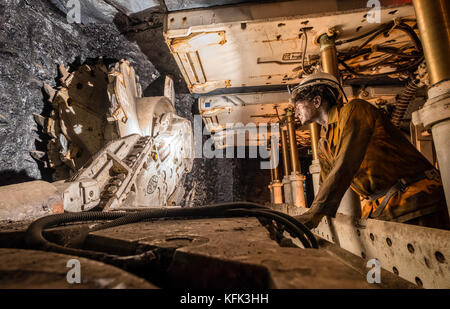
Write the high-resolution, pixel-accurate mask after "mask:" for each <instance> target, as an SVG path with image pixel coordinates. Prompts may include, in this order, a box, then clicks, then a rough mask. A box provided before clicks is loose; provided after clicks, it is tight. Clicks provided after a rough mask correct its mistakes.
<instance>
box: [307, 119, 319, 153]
mask: <svg viewBox="0 0 450 309" xmlns="http://www.w3.org/2000/svg"><path fill="white" fill-rule="evenodd" d="M309 127H310V129H311V150H312V156H313V160H319V154H318V150H317V145H318V143H319V136H320V134H319V130H320V126H319V124H317V123H311V125H310V126H309Z"/></svg>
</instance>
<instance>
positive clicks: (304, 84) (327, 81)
mask: <svg viewBox="0 0 450 309" xmlns="http://www.w3.org/2000/svg"><path fill="white" fill-rule="evenodd" d="M315 85H327V86H330V87H332V88H334V89H336V91H337V94H338V97H337V98H336V99H338V100H339V99H341V98H342V97H345V99H346V100H347V96H346V95H345V93H344V89H343V88H342V86H341V84H340V83H339V81H338V80H337V78H336V77H334V76H333V75H332V74H330V73H325V72H318V73H314V74H311V75H308V76H307V77H305V78H304V79H303V80H302V81H301V82H300V84H298V85H297V86H295V87H294V88H292V89H290V88H289V87H288V91H289V93H290V95H291V98H292V99H293V98H295V96H296V94H297V93H298V92H299V91H302V90H303V89H305V88H309V87H311V86H315ZM347 101H348V100H347Z"/></svg>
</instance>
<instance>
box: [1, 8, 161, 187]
mask: <svg viewBox="0 0 450 309" xmlns="http://www.w3.org/2000/svg"><path fill="white" fill-rule="evenodd" d="M100 56H103V57H106V58H114V59H118V60H120V59H122V58H125V59H128V60H130V62H131V64H132V65H133V66H134V67H135V68H136V72H137V74H138V75H139V76H140V81H141V84H142V86H143V88H144V89H145V88H146V87H148V85H150V83H152V82H153V81H154V80H155V79H157V78H158V77H159V76H160V74H159V72H158V71H157V70H156V69H155V67H154V65H153V64H152V63H151V62H150V61H149V60H148V59H147V57H146V56H145V55H144V54H143V53H142V52H141V51H140V49H139V47H138V46H137V44H136V43H133V42H130V41H129V40H127V39H126V38H124V37H123V36H122V35H121V34H120V32H119V31H118V30H117V28H116V26H115V25H114V24H113V23H105V24H99V23H93V24H87V25H82V24H75V23H72V24H70V23H68V21H67V19H66V16H65V15H64V14H63V13H61V12H60V11H59V10H58V9H57V8H56V7H54V6H53V5H52V4H51V3H50V2H48V1H45V0H34V1H25V0H3V1H2V2H1V3H0V114H1V116H0V171H1V172H0V175H1V176H2V177H0V185H5V184H9V183H17V182H21V181H28V180H30V179H42V178H43V179H46V180H50V177H49V174H50V173H49V170H47V169H44V167H43V164H41V163H39V162H36V161H35V160H34V159H33V158H32V157H31V156H30V151H32V150H42V151H45V139H46V137H45V136H42V135H40V134H39V133H38V132H36V131H34V130H35V127H36V124H35V123H34V120H33V115H32V114H33V113H37V114H43V115H45V114H48V113H49V111H50V108H49V106H48V103H46V98H45V94H44V92H43V91H42V86H43V83H48V84H50V85H51V86H55V85H56V79H57V77H58V71H57V67H58V65H59V64H62V65H65V66H68V65H79V64H81V63H83V62H84V61H86V59H88V58H97V57H100Z"/></svg>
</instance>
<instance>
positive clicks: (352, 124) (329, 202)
mask: <svg viewBox="0 0 450 309" xmlns="http://www.w3.org/2000/svg"><path fill="white" fill-rule="evenodd" d="M375 119H376V115H375V113H374V110H373V109H371V108H370V107H367V106H363V105H362V104H360V103H358V102H357V101H356V102H355V101H352V102H350V103H348V104H347V105H346V106H344V107H343V108H342V109H341V117H340V120H339V126H340V127H341V128H342V132H341V136H340V138H339V141H338V143H337V149H336V156H335V160H334V163H333V164H332V166H331V167H330V170H329V172H328V175H327V177H326V178H325V179H324V180H323V182H322V184H321V186H320V188H319V192H318V193H317V196H316V198H315V199H314V202H313V203H312V205H311V209H310V210H309V213H314V214H321V215H334V214H335V213H336V210H337V209H338V207H339V204H340V201H341V199H342V197H343V196H344V194H345V191H346V190H347V189H348V188H349V186H350V183H351V181H352V179H353V177H354V176H355V174H356V172H357V171H358V169H359V167H360V166H361V163H362V161H363V159H364V155H365V153H366V149H367V146H368V144H369V141H370V139H371V137H372V133H373V130H374V127H375ZM319 217H321V216H319Z"/></svg>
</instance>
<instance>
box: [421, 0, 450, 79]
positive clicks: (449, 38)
mask: <svg viewBox="0 0 450 309" xmlns="http://www.w3.org/2000/svg"><path fill="white" fill-rule="evenodd" d="M413 4H414V9H415V11H416V18H417V25H418V26H419V31H420V37H421V41H422V46H423V52H424V54H425V60H426V63H427V68H428V74H429V77H430V83H431V85H434V84H436V83H438V82H440V81H442V80H447V79H450V57H449V55H450V1H449V0H413Z"/></svg>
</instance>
